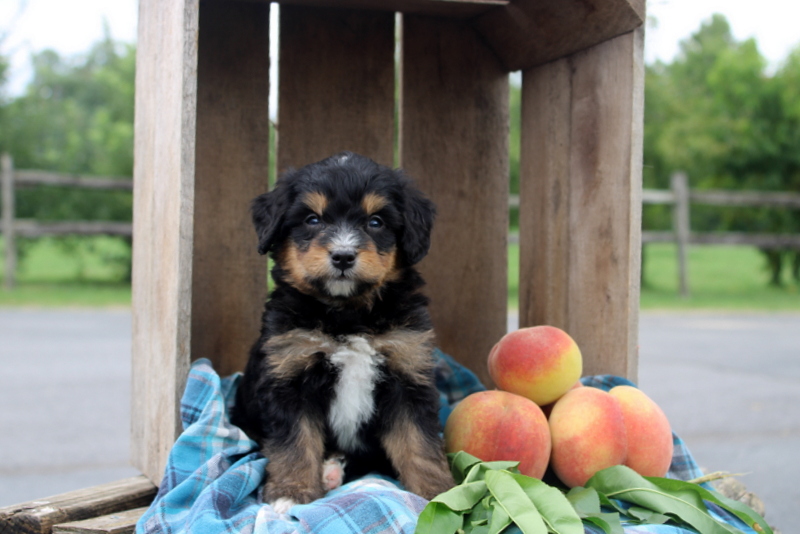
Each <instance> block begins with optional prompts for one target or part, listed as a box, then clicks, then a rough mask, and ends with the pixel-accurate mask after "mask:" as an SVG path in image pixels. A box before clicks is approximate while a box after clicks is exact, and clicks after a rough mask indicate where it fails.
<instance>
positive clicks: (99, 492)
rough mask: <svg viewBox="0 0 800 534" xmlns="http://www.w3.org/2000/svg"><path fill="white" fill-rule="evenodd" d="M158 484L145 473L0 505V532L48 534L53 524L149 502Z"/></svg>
mask: <svg viewBox="0 0 800 534" xmlns="http://www.w3.org/2000/svg"><path fill="white" fill-rule="evenodd" d="M156 491H157V488H156V487H155V486H154V485H153V483H152V482H150V481H149V480H148V479H147V478H146V477H144V476H138V477H132V478H126V479H124V480H119V481H117V482H110V483H108V484H102V485H100V486H94V487H91V488H86V489H81V490H77V491H71V492H69V493H62V494H60V495H55V496H52V497H46V498H44V499H39V500H37V501H31V502H27V503H22V504H15V505H12V506H7V507H5V508H0V533H2V534H6V533H9V534H10V533H12V532H13V533H14V534H34V533H35V534H49V533H50V532H51V529H52V527H53V525H56V524H59V523H66V522H71V521H79V520H83V519H88V518H93V517H98V516H101V515H105V514H113V513H117V512H122V511H125V510H130V509H132V508H138V507H142V506H148V505H149V504H150V502H151V501H152V500H153V498H154V497H155V496H156Z"/></svg>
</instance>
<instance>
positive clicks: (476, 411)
mask: <svg viewBox="0 0 800 534" xmlns="http://www.w3.org/2000/svg"><path fill="white" fill-rule="evenodd" d="M444 440H445V448H446V449H447V452H458V451H465V452H468V453H469V454H471V455H473V456H476V457H478V458H480V459H481V460H483V461H485V462H491V461H496V460H510V461H519V462H520V464H519V470H520V472H521V473H522V474H524V475H528V476H530V477H534V478H539V479H540V478H542V476H543V475H544V472H545V470H546V469H547V464H548V461H549V459H550V447H551V440H550V429H549V427H548V425H547V419H546V418H545V416H544V414H543V413H542V410H541V408H539V406H537V405H536V404H535V403H534V402H532V401H530V400H528V399H526V398H525V397H520V396H519V395H514V394H513V393H508V392H505V391H497V390H494V391H481V392H479V393H473V394H472V395H469V396H468V397H466V398H465V399H464V400H462V401H461V402H460V403H459V404H458V406H456V407H455V409H454V410H453V412H452V413H451V414H450V417H448V419H447V423H446V424H445V427H444Z"/></svg>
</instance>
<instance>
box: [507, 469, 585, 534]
mask: <svg viewBox="0 0 800 534" xmlns="http://www.w3.org/2000/svg"><path fill="white" fill-rule="evenodd" d="M511 477H512V478H513V479H514V480H515V481H516V482H517V484H519V487H520V488H521V489H522V491H524V492H525V495H527V496H528V498H529V499H530V501H531V502H532V503H533V505H534V506H535V507H536V510H537V511H538V512H539V514H540V515H541V517H542V520H543V521H544V523H545V525H547V528H548V530H549V531H550V532H553V533H555V534H583V532H584V530H583V523H582V522H581V519H580V517H579V516H578V513H577V512H576V511H575V508H573V507H572V505H571V504H570V502H569V500H567V498H566V497H565V496H564V494H563V493H561V492H560V491H559V490H557V489H556V488H554V487H552V486H548V485H547V484H545V483H544V482H542V481H541V480H539V479H536V478H532V477H528V476H525V475H517V474H511ZM597 511H598V512H599V511H600V510H599V504H598V510H597Z"/></svg>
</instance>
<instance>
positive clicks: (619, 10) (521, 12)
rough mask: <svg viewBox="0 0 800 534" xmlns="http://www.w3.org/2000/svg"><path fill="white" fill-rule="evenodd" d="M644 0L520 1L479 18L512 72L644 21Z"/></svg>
mask: <svg viewBox="0 0 800 534" xmlns="http://www.w3.org/2000/svg"><path fill="white" fill-rule="evenodd" d="M644 11H645V10H644V0H516V1H515V2H512V3H511V4H509V5H508V6H505V7H498V8H496V9H493V10H491V11H489V12H487V13H485V14H483V15H481V16H480V17H478V19H477V20H476V21H475V27H476V28H478V30H479V31H480V32H481V34H482V35H483V36H484V38H485V39H486V40H487V42H488V43H489V46H490V47H491V48H492V49H493V50H494V51H495V52H496V53H497V55H498V56H500V58H501V60H502V61H503V64H504V65H505V66H506V68H507V69H508V70H510V71H513V70H520V69H529V68H531V67H535V66H537V65H542V64H544V63H546V62H548V61H553V60H555V59H559V58H562V57H565V56H567V55H570V54H574V53H575V52H578V51H580V50H584V49H586V48H589V47H591V46H594V45H597V44H599V43H602V42H603V41H606V40H608V39H611V38H613V37H616V36H618V35H622V34H624V33H627V32H630V31H631V30H633V29H634V28H638V27H639V26H641V25H642V24H643V23H644V20H645V12H644Z"/></svg>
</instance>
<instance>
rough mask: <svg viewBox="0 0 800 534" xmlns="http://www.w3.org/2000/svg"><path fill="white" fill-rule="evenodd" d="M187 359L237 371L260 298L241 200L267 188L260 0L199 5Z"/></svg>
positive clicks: (256, 259)
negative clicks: (192, 245)
mask: <svg viewBox="0 0 800 534" xmlns="http://www.w3.org/2000/svg"><path fill="white" fill-rule="evenodd" d="M198 56H199V57H198V66H197V141H196V143H197V148H196V162H195V169H196V176H195V192H194V197H195V198H194V254H193V257H192V299H191V304H192V311H191V317H192V325H191V357H192V359H193V360H195V359H198V358H208V359H210V360H211V361H212V362H213V364H214V369H215V370H216V371H217V372H218V373H219V374H220V375H221V376H226V375H229V374H231V373H233V372H236V371H242V370H244V366H245V364H246V363H247V358H248V356H249V351H250V346H251V345H252V344H253V342H254V341H255V340H256V339H257V338H258V335H259V331H260V326H261V312H262V310H263V308H264V300H265V299H266V294H267V284H266V261H265V259H264V258H263V257H261V256H260V255H259V254H258V252H257V240H256V233H255V230H254V229H253V225H252V222H251V217H250V203H251V201H252V200H253V199H254V198H255V197H256V196H258V195H260V194H261V193H263V192H265V191H267V189H269V177H268V164H269V161H268V156H269V150H268V146H269V101H268V98H267V95H269V4H260V3H258V4H256V3H246V2H228V3H213V2H206V3H201V4H200V35H199V44H198Z"/></svg>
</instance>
